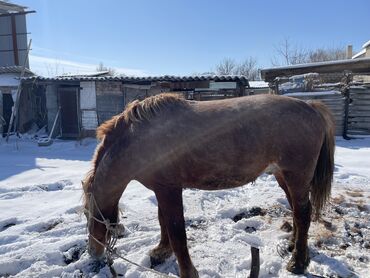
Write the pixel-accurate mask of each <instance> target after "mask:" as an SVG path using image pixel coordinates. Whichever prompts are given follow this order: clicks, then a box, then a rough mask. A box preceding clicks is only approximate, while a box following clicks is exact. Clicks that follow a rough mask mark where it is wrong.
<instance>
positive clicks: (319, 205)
mask: <svg viewBox="0 0 370 278" xmlns="http://www.w3.org/2000/svg"><path fill="white" fill-rule="evenodd" d="M310 105H311V106H312V107H313V108H314V109H315V110H316V111H317V112H318V113H319V114H320V115H321V117H322V119H323V121H324V126H325V136H324V141H323V144H322V146H321V150H320V154H319V158H318V160H317V164H316V169H315V174H314V176H313V178H312V181H311V188H312V191H311V204H312V206H313V208H314V213H315V216H316V218H318V217H319V215H320V212H321V210H322V209H323V208H324V207H325V204H326V202H327V201H328V199H329V197H330V193H331V184H332V181H333V172H334V151H335V122H334V118H333V115H332V113H331V112H330V110H329V109H328V108H327V107H326V106H325V105H324V104H323V103H321V102H310Z"/></svg>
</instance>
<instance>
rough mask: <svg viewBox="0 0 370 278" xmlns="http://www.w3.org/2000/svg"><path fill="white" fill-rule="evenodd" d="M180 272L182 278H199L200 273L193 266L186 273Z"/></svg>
mask: <svg viewBox="0 0 370 278" xmlns="http://www.w3.org/2000/svg"><path fill="white" fill-rule="evenodd" d="M180 272H181V274H180V277H186V278H199V273H198V271H197V269H196V268H195V267H194V266H192V268H191V269H190V270H189V271H184V272H182V271H180Z"/></svg>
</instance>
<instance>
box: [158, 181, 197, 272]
mask: <svg viewBox="0 0 370 278" xmlns="http://www.w3.org/2000/svg"><path fill="white" fill-rule="evenodd" d="M155 194H156V196H157V200H158V206H159V207H160V209H161V215H162V217H163V223H164V224H165V225H164V226H165V227H166V229H167V234H168V238H169V240H170V244H171V247H172V250H173V251H174V252H175V255H176V257H177V261H178V263H179V267H180V277H181V278H185V277H186V278H197V277H199V275H198V271H197V270H196V269H195V267H194V265H193V263H192V261H191V259H190V256H189V251H188V247H187V242H186V232H185V221H184V211H183V204H182V189H181V188H172V187H161V188H159V189H157V190H156V191H155ZM162 226H163V225H162Z"/></svg>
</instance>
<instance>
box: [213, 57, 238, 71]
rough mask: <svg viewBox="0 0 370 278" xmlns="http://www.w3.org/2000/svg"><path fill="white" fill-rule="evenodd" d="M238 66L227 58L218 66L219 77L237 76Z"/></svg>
mask: <svg viewBox="0 0 370 278" xmlns="http://www.w3.org/2000/svg"><path fill="white" fill-rule="evenodd" d="M236 68H237V64H236V63H235V61H234V60H233V59H230V58H225V59H223V60H222V61H221V62H220V63H219V64H218V65H217V66H216V73H217V74H219V75H232V74H235V70H236Z"/></svg>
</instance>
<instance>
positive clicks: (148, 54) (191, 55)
mask: <svg viewBox="0 0 370 278" xmlns="http://www.w3.org/2000/svg"><path fill="white" fill-rule="evenodd" d="M13 2H14V3H17V4H21V5H25V6H27V7H29V8H30V9H32V10H36V12H37V13H35V14H30V15H28V16H27V24H28V31H29V32H31V35H30V38H32V52H31V55H32V56H31V68H32V69H34V70H35V71H36V72H39V73H42V74H53V73H57V74H61V73H63V71H80V72H83V71H88V70H91V69H94V67H95V65H97V64H98V63H99V62H103V63H104V65H106V66H109V67H114V68H117V69H118V71H119V72H125V73H127V74H130V75H162V74H171V75H188V74H193V73H202V72H206V71H210V70H212V69H214V67H215V65H216V64H217V63H218V62H219V61H221V60H222V59H223V58H225V57H230V58H232V59H234V60H236V61H242V60H243V59H245V58H247V57H249V56H252V57H255V58H256V59H257V62H258V65H259V67H261V68H263V67H270V66H271V60H272V58H273V57H274V56H275V55H276V50H275V49H276V46H277V45H279V43H281V42H282V41H283V40H284V39H285V38H288V39H289V40H290V42H291V43H292V45H295V46H297V47H301V48H305V49H311V48H318V47H337V46H342V47H345V46H346V45H347V44H352V45H353V47H354V51H355V52H356V51H359V50H360V49H361V46H362V45H363V44H364V43H365V42H366V41H368V40H369V39H370V16H369V14H370V1H366V0H363V1H356V0H352V1H348V0H347V1H323V0H321V1H316V0H314V1H273V0H265V1H233V0H229V1H217V0H214V1H209V0H187V1H177V0H172V1H170V0H156V1H149V0H148V1H144V0H135V1H134V0H132V1H123V0H122V1H118V0H117V1H111V0H105V1H97V0H90V1H88V0H63V1H62V0H59V1H56V0H55V1H51V0H14V1H13Z"/></svg>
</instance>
